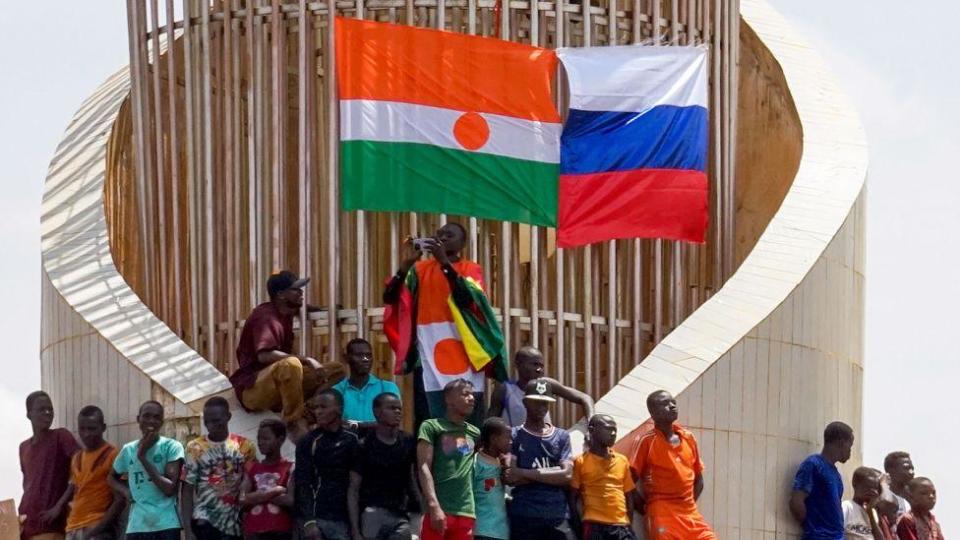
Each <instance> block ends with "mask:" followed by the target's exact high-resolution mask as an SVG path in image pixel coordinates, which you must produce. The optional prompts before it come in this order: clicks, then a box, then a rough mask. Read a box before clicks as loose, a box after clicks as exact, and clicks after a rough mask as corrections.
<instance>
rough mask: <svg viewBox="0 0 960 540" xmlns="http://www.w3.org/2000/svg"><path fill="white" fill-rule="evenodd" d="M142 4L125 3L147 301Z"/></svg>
mask: <svg viewBox="0 0 960 540" xmlns="http://www.w3.org/2000/svg"><path fill="white" fill-rule="evenodd" d="M141 1H142V0H127V24H128V25H129V27H130V32H129V45H130V78H131V80H133V87H132V89H131V97H132V102H133V137H134V144H135V145H136V147H137V148H138V151H136V152H134V154H135V156H136V171H135V172H136V192H137V223H138V226H139V228H140V230H139V236H140V272H141V275H142V276H143V281H142V283H143V294H144V295H145V296H146V297H147V298H150V294H151V292H152V287H151V286H150V272H149V269H150V268H151V267H152V266H153V257H152V251H153V243H152V242H151V241H150V240H149V238H148V234H149V232H150V228H149V227H148V223H149V220H148V217H147V216H148V211H147V207H148V204H147V189H148V187H147V183H148V178H149V170H148V168H147V167H148V160H147V157H146V134H145V131H146V127H145V126H144V125H143V123H144V122H145V121H146V113H145V111H144V107H145V104H144V96H143V94H144V88H143V71H142V65H141V53H140V50H141V48H142V38H143V34H141V33H140V30H139V28H140V24H139V22H138V20H139V18H140V13H139V12H140V10H141V9H142V8H143V7H144V6H143V5H142V4H141Z"/></svg>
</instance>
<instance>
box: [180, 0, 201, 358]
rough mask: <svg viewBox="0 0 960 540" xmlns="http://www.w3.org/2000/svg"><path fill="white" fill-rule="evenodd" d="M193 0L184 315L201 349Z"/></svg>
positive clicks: (187, 4)
mask: <svg viewBox="0 0 960 540" xmlns="http://www.w3.org/2000/svg"><path fill="white" fill-rule="evenodd" d="M193 4H194V2H193V0H183V72H184V95H185V98H186V99H185V114H184V118H185V120H186V135H187V145H186V152H185V153H186V155H187V179H186V180H187V183H186V192H187V227H188V229H189V231H188V234H187V235H186V238H187V239H188V241H189V242H190V246H189V248H190V251H189V260H190V316H189V317H188V318H187V319H188V321H189V322H190V333H189V335H190V342H191V345H193V348H194V349H196V350H198V351H199V350H200V334H199V332H200V284H199V281H200V268H199V260H200V248H199V242H198V239H197V233H198V231H199V224H198V220H197V199H198V197H197V186H198V182H197V167H198V164H197V160H196V157H195V156H196V154H197V152H196V148H197V146H196V144H197V142H198V141H197V138H196V136H195V134H196V133H197V129H196V121H197V119H196V115H195V114H194V111H196V102H195V101H196V92H195V87H194V86H195V84H196V78H195V76H194V75H195V73H196V60H195V56H196V47H195V46H194V43H195V41H194V30H193V25H192V22H191V21H192V19H193V13H194V11H193Z"/></svg>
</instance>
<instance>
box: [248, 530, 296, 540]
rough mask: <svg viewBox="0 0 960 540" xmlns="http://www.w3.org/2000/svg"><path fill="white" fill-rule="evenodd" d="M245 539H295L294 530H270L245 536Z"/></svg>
mask: <svg viewBox="0 0 960 540" xmlns="http://www.w3.org/2000/svg"><path fill="white" fill-rule="evenodd" d="M244 538H245V540H293V532H290V531H287V532H280V531H270V532H262V533H256V534H248V535H246V536H244Z"/></svg>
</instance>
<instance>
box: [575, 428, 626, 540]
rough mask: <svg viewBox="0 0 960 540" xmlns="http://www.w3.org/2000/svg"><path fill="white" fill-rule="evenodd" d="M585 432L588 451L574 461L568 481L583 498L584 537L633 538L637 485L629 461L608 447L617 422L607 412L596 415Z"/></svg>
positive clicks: (596, 539) (601, 539) (614, 437)
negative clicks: (632, 522)
mask: <svg viewBox="0 0 960 540" xmlns="http://www.w3.org/2000/svg"><path fill="white" fill-rule="evenodd" d="M587 432H588V433H589V435H590V438H589V440H588V441H587V451H586V452H584V453H583V454H582V455H581V456H580V457H578V458H577V459H576V460H575V461H574V462H573V479H572V480H571V481H570V487H571V488H573V493H574V497H575V498H580V499H582V501H583V540H636V535H635V534H634V533H633V529H631V528H630V520H631V518H632V517H633V497H634V489H635V488H636V486H635V485H634V482H633V477H632V476H631V475H630V463H629V462H628V461H627V458H626V456H624V455H623V454H621V453H619V452H615V451H614V450H613V449H612V448H611V447H612V446H613V443H614V442H615V441H616V440H617V423H616V422H615V421H614V420H613V418H611V417H610V416H608V415H606V414H595V415H593V416H592V417H591V418H590V422H589V424H588V425H587ZM578 506H579V505H577V504H575V505H574V507H575V508H576V507H578Z"/></svg>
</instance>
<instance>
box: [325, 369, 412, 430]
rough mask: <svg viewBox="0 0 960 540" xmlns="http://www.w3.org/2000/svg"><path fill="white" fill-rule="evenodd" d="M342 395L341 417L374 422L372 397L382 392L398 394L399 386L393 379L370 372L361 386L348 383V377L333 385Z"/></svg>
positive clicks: (355, 420)
mask: <svg viewBox="0 0 960 540" xmlns="http://www.w3.org/2000/svg"><path fill="white" fill-rule="evenodd" d="M333 388H334V389H335V390H337V391H338V392H340V394H342V395H343V418H344V420H353V421H354V422H361V423H363V422H376V420H377V419H376V418H374V416H373V398H375V397H377V396H379V395H380V394H382V393H384V392H391V393H393V394H396V395H398V396H399V395H400V388H398V387H397V385H396V384H395V383H394V382H393V381H385V380H383V379H379V378H377V377H374V376H373V375H372V374H371V375H370V378H369V379H367V384H366V385H365V386H364V387H363V388H357V387H355V386H353V385H351V384H350V378H349V377H347V378H344V379H343V380H342V381H340V382H338V383H337V384H335V385H333Z"/></svg>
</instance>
